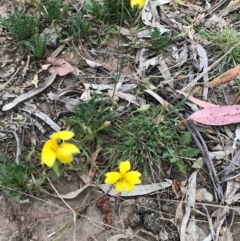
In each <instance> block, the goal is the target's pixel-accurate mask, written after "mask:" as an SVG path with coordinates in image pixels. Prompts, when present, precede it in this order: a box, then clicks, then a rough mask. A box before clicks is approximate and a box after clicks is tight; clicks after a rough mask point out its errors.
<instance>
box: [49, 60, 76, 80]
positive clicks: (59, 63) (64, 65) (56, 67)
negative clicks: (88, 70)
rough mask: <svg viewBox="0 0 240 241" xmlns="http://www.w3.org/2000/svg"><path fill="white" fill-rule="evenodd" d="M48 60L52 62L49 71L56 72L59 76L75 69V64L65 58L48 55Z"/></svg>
mask: <svg viewBox="0 0 240 241" xmlns="http://www.w3.org/2000/svg"><path fill="white" fill-rule="evenodd" d="M47 61H48V62H50V63H51V64H52V66H51V67H49V68H48V71H49V72H50V73H52V74H53V73H55V74H56V75H59V76H65V75H67V74H69V73H71V72H74V71H75V69H74V68H73V66H72V65H71V64H69V63H68V62H67V61H66V60H64V59H57V58H52V57H48V58H47Z"/></svg>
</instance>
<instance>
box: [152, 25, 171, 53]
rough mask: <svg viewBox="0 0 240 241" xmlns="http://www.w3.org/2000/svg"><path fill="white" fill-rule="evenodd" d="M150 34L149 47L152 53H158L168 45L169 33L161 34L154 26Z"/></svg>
mask: <svg viewBox="0 0 240 241" xmlns="http://www.w3.org/2000/svg"><path fill="white" fill-rule="evenodd" d="M150 36H151V39H150V43H151V45H150V49H151V51H152V53H153V54H158V53H160V52H161V51H162V49H163V48H164V47H165V46H168V45H169V41H170V34H169V33H165V34H163V35H161V33H160V31H159V30H158V29H157V28H154V29H153V31H152V33H151V35H150Z"/></svg>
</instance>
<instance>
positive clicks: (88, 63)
mask: <svg viewBox="0 0 240 241" xmlns="http://www.w3.org/2000/svg"><path fill="white" fill-rule="evenodd" d="M85 61H86V63H87V65H88V66H89V67H90V68H93V69H95V68H99V67H102V64H99V63H96V62H94V61H92V60H89V59H85Z"/></svg>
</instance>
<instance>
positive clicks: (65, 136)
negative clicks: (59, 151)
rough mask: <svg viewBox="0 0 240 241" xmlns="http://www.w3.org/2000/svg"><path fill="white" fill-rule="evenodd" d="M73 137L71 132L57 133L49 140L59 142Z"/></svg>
mask: <svg viewBox="0 0 240 241" xmlns="http://www.w3.org/2000/svg"><path fill="white" fill-rule="evenodd" d="M73 137H74V133H73V132H72V131H58V132H55V133H53V134H52V135H51V139H61V140H64V141H66V140H69V139H71V138H73Z"/></svg>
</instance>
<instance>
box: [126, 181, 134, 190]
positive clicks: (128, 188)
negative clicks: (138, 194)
mask: <svg viewBox="0 0 240 241" xmlns="http://www.w3.org/2000/svg"><path fill="white" fill-rule="evenodd" d="M124 184H125V185H124V190H125V191H126V192H132V191H133V189H134V184H133V183H131V182H128V181H127V180H125V182H124Z"/></svg>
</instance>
